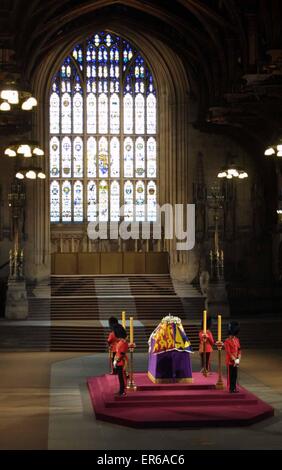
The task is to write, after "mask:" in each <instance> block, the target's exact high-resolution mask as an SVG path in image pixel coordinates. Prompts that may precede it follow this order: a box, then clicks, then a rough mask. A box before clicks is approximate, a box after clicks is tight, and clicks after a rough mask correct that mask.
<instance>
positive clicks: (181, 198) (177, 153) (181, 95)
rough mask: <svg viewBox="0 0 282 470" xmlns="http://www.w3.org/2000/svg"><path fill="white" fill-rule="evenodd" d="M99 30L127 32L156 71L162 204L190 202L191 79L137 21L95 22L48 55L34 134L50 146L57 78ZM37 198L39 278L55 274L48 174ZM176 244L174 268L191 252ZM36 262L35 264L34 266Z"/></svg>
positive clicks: (171, 248)
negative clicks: (65, 63)
mask: <svg viewBox="0 0 282 470" xmlns="http://www.w3.org/2000/svg"><path fill="white" fill-rule="evenodd" d="M99 30H106V31H109V32H112V33H114V34H118V35H120V36H123V37H124V38H125V39H127V40H128V41H129V42H131V43H132V44H133V45H134V46H135V47H136V48H137V49H138V50H140V52H141V54H142V55H143V57H144V58H145V60H146V61H147V63H148V65H149V67H150V69H151V71H152V73H153V75H154V79H155V82H156V88H157V90H158V100H159V142H160V146H159V155H160V174H159V177H160V180H161V181H163V182H164V184H162V185H161V187H160V203H161V204H163V203H171V204H176V203H183V204H186V203H187V202H188V200H189V194H188V185H187V179H188V178H187V175H188V164H189V160H188V101H189V82H188V77H187V75H186V72H185V70H184V66H183V64H182V62H181V60H180V58H179V57H178V55H177V51H175V50H172V49H171V48H170V47H168V46H167V45H166V44H165V43H163V42H161V41H160V40H158V39H156V38H155V37H153V36H152V35H150V34H148V33H147V32H146V31H140V30H139V31H138V30H137V29H136V30H134V28H133V27H132V25H128V24H126V22H123V24H121V23H120V22H119V21H112V22H111V24H105V23H104V24H101V23H99V24H95V25H92V27H91V29H90V28H89V29H88V30H85V29H84V31H83V32H82V31H80V32H79V33H77V34H76V36H75V37H73V40H72V41H71V42H69V43H68V44H66V43H63V44H61V45H60V46H59V47H56V48H55V49H54V50H52V52H51V53H49V54H48V56H46V59H45V61H44V62H42V63H41V64H40V67H38V68H37V69H36V73H35V74H34V75H33V77H32V81H33V87H34V91H35V94H36V96H37V97H38V99H39V103H40V105H41V106H40V107H39V113H38V115H37V123H36V124H37V125H36V126H35V128H36V135H35V136H34V137H36V138H39V139H40V140H41V141H42V142H44V144H45V145H44V147H45V148H46V149H47V148H48V145H47V144H48V140H47V139H48V119H47V115H48V103H49V90H50V84H51V80H52V77H53V76H54V74H55V73H56V71H57V70H58V68H59V66H60V64H61V62H62V60H63V59H64V57H65V56H66V55H67V54H68V53H69V51H70V50H71V48H72V46H74V45H75V44H77V43H79V42H80V41H81V40H83V39H85V38H86V37H88V36H89V35H90V34H93V33H95V31H99ZM45 171H46V173H47V174H48V173H49V161H48V155H47V158H45ZM32 201H33V207H32V208H30V210H32V213H33V215H34V217H35V223H34V224H33V225H32V226H30V230H31V232H32V233H30V234H29V235H30V236H29V239H30V240H33V250H27V252H29V259H28V260H27V275H28V277H31V278H37V279H40V278H44V277H46V276H48V275H49V274H50V223H49V178H47V179H46V182H45V186H44V189H43V187H42V183H41V185H39V184H36V185H35V186H34V189H33V197H32ZM175 246H176V241H175V240H174V239H173V240H167V241H166V243H165V248H166V250H167V251H168V252H169V253H170V265H171V268H172V267H173V266H175V265H177V264H180V265H185V264H187V262H188V253H187V252H178V253H177V252H176V248H175ZM32 265H34V266H35V268H33V270H31V266H32Z"/></svg>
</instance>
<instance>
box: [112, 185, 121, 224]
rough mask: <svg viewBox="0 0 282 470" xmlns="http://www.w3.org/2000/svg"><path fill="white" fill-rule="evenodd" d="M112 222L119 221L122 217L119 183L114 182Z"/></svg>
mask: <svg viewBox="0 0 282 470" xmlns="http://www.w3.org/2000/svg"><path fill="white" fill-rule="evenodd" d="M110 205H111V220H112V221H115V222H117V221H119V217H120V200H119V183H118V182H117V181H112V183H111V202H110Z"/></svg>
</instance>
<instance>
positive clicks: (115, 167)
mask: <svg viewBox="0 0 282 470" xmlns="http://www.w3.org/2000/svg"><path fill="white" fill-rule="evenodd" d="M110 155H111V157H110V158H111V177H113V178H118V177H119V162H120V155H119V139H118V138H117V137H113V138H112V139H111V147H110Z"/></svg>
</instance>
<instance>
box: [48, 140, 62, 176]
mask: <svg viewBox="0 0 282 470" xmlns="http://www.w3.org/2000/svg"><path fill="white" fill-rule="evenodd" d="M59 176H60V141H59V139H58V137H51V140H50V177H51V178H59Z"/></svg>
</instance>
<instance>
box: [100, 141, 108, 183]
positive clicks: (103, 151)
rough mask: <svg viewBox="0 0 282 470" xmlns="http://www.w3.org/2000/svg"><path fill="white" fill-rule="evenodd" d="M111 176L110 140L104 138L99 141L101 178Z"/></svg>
mask: <svg viewBox="0 0 282 470" xmlns="http://www.w3.org/2000/svg"><path fill="white" fill-rule="evenodd" d="M108 174H109V155H108V140H107V139H106V138H105V137H102V138H101V139H100V140H99V176H103V177H105V176H108Z"/></svg>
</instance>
